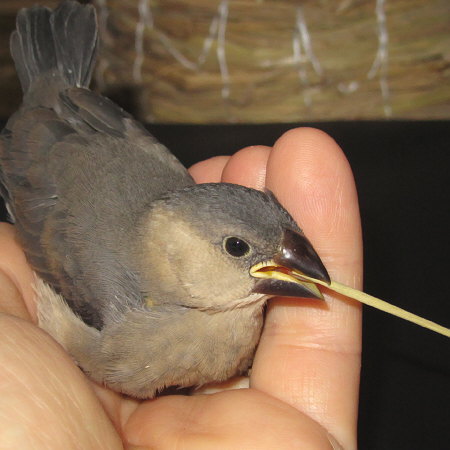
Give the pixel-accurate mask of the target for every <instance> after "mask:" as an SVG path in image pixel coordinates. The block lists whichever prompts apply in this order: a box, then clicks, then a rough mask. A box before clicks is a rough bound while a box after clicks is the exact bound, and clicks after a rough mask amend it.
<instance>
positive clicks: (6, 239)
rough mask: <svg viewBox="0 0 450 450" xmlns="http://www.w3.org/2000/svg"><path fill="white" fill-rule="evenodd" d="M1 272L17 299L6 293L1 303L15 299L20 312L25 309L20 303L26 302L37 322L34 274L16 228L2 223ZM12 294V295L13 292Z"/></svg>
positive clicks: (0, 245)
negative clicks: (18, 238)
mask: <svg viewBox="0 0 450 450" xmlns="http://www.w3.org/2000/svg"><path fill="white" fill-rule="evenodd" d="M0 272H2V273H3V278H4V281H5V285H4V287H6V280H9V281H8V284H9V285H10V287H11V289H13V287H14V289H15V290H16V297H8V294H7V293H6V292H5V293H4V294H5V295H3V297H2V298H0V302H5V301H6V299H7V298H9V301H10V302H11V301H14V298H15V301H14V303H15V307H17V308H18V309H17V311H20V310H21V309H22V308H23V306H21V305H20V303H22V302H23V301H25V306H26V309H27V310H28V312H29V314H30V316H31V317H32V319H33V320H36V301H35V295H34V291H33V287H32V285H33V281H34V276H33V272H32V270H31V269H30V266H29V265H28V263H27V261H26V259H25V255H24V253H23V250H22V249H21V247H20V245H19V244H18V243H17V241H16V239H15V235H14V227H13V226H11V225H9V224H6V223H0ZM10 293H11V294H12V291H11V292H10ZM17 294H19V295H17ZM22 299H23V300H22ZM17 302H18V303H17ZM11 306H12V305H11V304H10V306H9V307H10V308H11ZM10 312H11V310H10ZM19 317H23V316H22V315H21V316H19Z"/></svg>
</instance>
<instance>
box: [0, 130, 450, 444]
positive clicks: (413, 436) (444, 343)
mask: <svg viewBox="0 0 450 450" xmlns="http://www.w3.org/2000/svg"><path fill="white" fill-rule="evenodd" d="M298 125H299V124H282V125H279V124H277V125H223V126H189V125H152V126H150V127H149V128H150V130H151V131H152V132H153V133H154V134H155V136H156V137H157V138H159V139H160V140H161V141H162V142H163V143H165V144H166V145H167V146H168V147H169V148H170V149H171V150H172V151H173V152H174V153H175V154H176V155H177V156H178V157H179V158H180V159H181V160H182V162H183V163H185V164H186V165H190V164H192V163H194V162H196V161H199V160H201V159H204V158H207V157H210V156H213V155H220V154H231V153H234V152H235V151H237V150H238V149H239V148H242V147H244V146H247V145H253V144H264V145H272V144H273V143H274V142H275V140H276V139H277V138H278V137H279V136H280V135H281V134H282V133H283V132H284V131H286V130H287V129H289V128H292V127H294V126H298ZM308 125H313V126H316V127H318V128H321V129H322V130H324V131H326V132H328V133H329V134H330V135H331V136H332V137H333V138H334V139H336V141H337V142H338V143H339V144H340V145H341V146H342V148H343V149H344V151H345V153H346V155H347V157H348V159H349V161H350V164H351V166H352V168H353V171H354V175H355V178H356V183H357V187H358V192H359V201H360V207H361V215H362V222H363V231H364V245H365V252H364V256H365V283H364V288H365V290H366V292H368V293H371V294H373V295H376V296H378V297H381V298H383V299H385V300H388V301H391V302H393V303H395V304H396V305H398V306H400V307H403V308H405V309H408V310H410V311H412V312H415V313H416V314H419V315H422V316H424V317H426V318H428V319H431V320H434V321H437V322H439V323H442V324H443V325H445V326H450V296H449V293H448V291H449V281H450V274H449V269H450V264H449V258H450V255H449V250H450V246H449V231H450V214H449V212H450V188H449V184H450V174H449V171H450V165H449V162H450V157H449V154H450V144H449V143H450V122H448V121H442V122H398V121H386V122H334V123H319V124H308ZM0 215H1V217H2V218H3V219H4V218H5V211H4V208H3V206H2V205H0ZM449 356H450V346H449V340H448V339H447V338H445V337H443V336H440V335H437V334H435V333H433V332H431V331H428V330H425V329H422V328H419V327H417V326H416V325H413V324H409V323H407V322H404V321H402V320H400V319H397V318H394V317H391V316H388V315H386V314H385V313H382V312H378V311H376V310H373V309H371V308H366V307H365V309H364V328H363V361H362V378H361V401H360V419H359V442H360V445H359V448H360V449H361V450H366V449H367V450H390V449H394V450H402V449H408V450H424V449H426V450H440V449H442V450H446V449H448V448H450V413H449V409H450V358H449Z"/></svg>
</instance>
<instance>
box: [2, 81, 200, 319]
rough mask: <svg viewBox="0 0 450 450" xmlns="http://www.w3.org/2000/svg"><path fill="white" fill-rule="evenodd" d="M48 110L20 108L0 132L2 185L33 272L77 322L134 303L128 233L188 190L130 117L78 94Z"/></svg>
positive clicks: (176, 168) (185, 178)
mask: <svg viewBox="0 0 450 450" xmlns="http://www.w3.org/2000/svg"><path fill="white" fill-rule="evenodd" d="M60 97H61V102H60V104H59V105H57V107H55V110H52V109H48V108H32V109H29V110H27V109H26V108H22V110H21V111H19V112H18V113H17V114H16V115H15V116H13V117H12V118H11V119H10V121H9V122H8V124H7V127H6V129H5V130H4V132H3V135H2V145H1V150H0V161H1V166H2V184H3V185H4V186H5V187H6V189H5V188H3V189H2V191H4V192H5V195H7V196H8V199H7V200H8V203H9V204H10V205H12V208H11V209H12V213H13V215H14V218H15V223H16V226H17V230H18V235H19V239H20V241H21V243H22V245H23V247H24V249H25V252H26V254H27V257H28V260H29V262H30V263H31V265H32V266H33V268H34V269H35V270H36V272H37V273H38V274H39V275H40V276H41V277H42V278H43V279H44V280H45V281H47V282H49V283H50V284H51V285H52V286H53V287H54V288H55V289H56V290H57V291H58V292H61V293H62V294H63V295H64V297H65V298H66V300H67V301H68V302H69V304H70V305H71V307H72V308H73V309H74V310H75V311H76V312H78V313H79V314H80V315H81V316H82V317H83V319H84V320H85V321H86V322H87V323H90V324H93V325H95V326H98V327H99V326H101V322H102V319H101V317H100V316H99V315H98V310H99V309H101V308H98V307H96V308H92V307H91V306H90V305H91V302H92V299H93V298H95V301H97V302H104V303H108V302H110V301H111V297H113V298H114V299H115V301H116V303H117V304H116V308H117V309H120V305H121V304H124V303H126V302H131V303H133V302H134V303H135V302H138V301H140V292H139V287H138V286H139V285H138V281H137V278H136V274H135V273H134V272H133V271H132V269H131V267H132V261H131V260H132V255H131V250H130V247H131V245H132V235H133V232H134V231H135V229H136V225H137V222H138V220H139V216H140V214H142V212H143V210H144V209H145V208H146V207H148V205H149V204H151V202H152V201H154V200H155V199H156V198H158V197H160V196H161V195H163V194H164V193H165V192H167V191H169V190H174V189H178V188H182V187H184V186H188V185H191V184H193V181H192V178H191V177H190V176H189V175H188V173H187V171H186V169H185V168H184V167H183V166H182V164H181V163H180V162H179V161H178V160H177V159H176V158H175V157H174V156H173V155H172V154H171V153H170V152H169V151H168V150H167V149H166V148H165V147H164V146H162V145H161V144H159V143H158V142H157V141H156V140H155V139H154V138H153V137H152V136H151V135H150V134H149V133H148V132H147V131H146V130H145V128H144V127H142V126H141V125H140V124H138V123H137V122H135V121H134V120H133V119H132V118H131V116H129V115H128V114H127V113H126V112H124V111H123V110H122V109H120V108H119V107H118V106H116V105H114V104H113V103H112V102H111V101H109V100H107V99H106V98H104V97H102V96H100V95H97V94H95V93H92V92H91V91H89V90H87V89H83V88H70V89H67V90H66V91H63V93H62V94H61V96H60Z"/></svg>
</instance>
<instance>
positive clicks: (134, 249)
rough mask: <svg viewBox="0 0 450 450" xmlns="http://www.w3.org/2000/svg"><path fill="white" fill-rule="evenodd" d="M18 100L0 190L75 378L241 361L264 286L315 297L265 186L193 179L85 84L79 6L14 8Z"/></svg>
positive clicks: (212, 374)
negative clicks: (71, 361)
mask: <svg viewBox="0 0 450 450" xmlns="http://www.w3.org/2000/svg"><path fill="white" fill-rule="evenodd" d="M10 48H11V54H12V57H13V59H14V62H15V66H16V70H17V74H18V77H19V80H20V83H21V86H22V90H23V101H22V104H21V106H20V108H19V109H18V111H17V112H15V113H14V114H13V115H12V116H11V117H10V119H9V120H8V122H7V124H6V126H5V128H4V129H3V131H2V133H1V138H0V193H1V195H2V197H3V198H4V200H5V204H6V205H7V209H8V213H9V217H10V219H11V221H12V222H13V223H14V224H15V229H16V236H17V239H18V241H19V242H20V244H21V246H22V247H23V249H24V252H25V255H26V258H27V261H28V262H29V264H30V265H31V267H32V269H33V270H34V272H35V274H36V280H35V290H36V295H37V299H38V315H39V325H40V326H41V327H42V328H43V329H44V330H46V331H47V332H48V333H49V334H50V335H51V336H53V338H54V339H55V340H57V341H58V342H59V343H60V344H61V345H62V346H63V347H64V348H65V349H66V351H67V352H68V353H69V354H70V355H71V357H72V358H73V359H74V361H75V362H76V363H77V364H78V365H79V367H80V368H81V369H82V370H83V371H84V372H85V373H86V375H87V376H88V377H90V378H91V379H93V380H94V381H96V382H98V383H100V384H103V385H105V386H107V387H109V388H111V389H112V390H114V391H117V392H120V393H123V394H125V395H128V396H131V397H134V398H139V399H145V398H152V397H154V396H156V395H158V394H159V393H160V392H162V391H164V389H166V388H169V387H177V388H181V387H196V386H203V385H205V384H207V383H211V382H220V381H223V380H227V379H229V378H231V377H233V376H235V375H238V374H245V373H246V372H247V371H248V369H249V368H250V367H251V364H252V360H253V356H254V353H255V349H256V347H257V344H258V341H259V338H260V335H261V330H262V326H263V321H264V305H265V303H266V302H267V299H269V298H270V297H273V296H285V297H303V298H317V299H323V297H322V294H321V292H320V290H319V288H318V287H317V285H316V284H315V283H314V282H311V279H317V280H320V281H321V282H322V283H325V284H327V283H329V282H330V277H329V275H328V273H327V270H326V268H325V266H324V264H323V262H322V261H321V259H320V257H319V255H318V254H317V252H316V251H315V249H314V248H313V246H312V244H311V243H310V242H309V241H308V239H307V237H306V236H305V235H304V233H303V232H302V231H301V229H300V228H299V226H298V224H297V223H296V222H295V220H294V219H293V218H292V216H291V215H290V214H289V212H288V211H287V210H286V209H285V208H284V207H283V206H282V205H281V204H280V202H279V201H278V200H277V199H276V197H275V196H274V194H273V193H271V192H270V191H268V190H265V191H259V190H255V189H251V188H247V187H244V186H239V185H235V184H227V183H204V184H195V182H194V180H193V179H192V178H191V176H190V175H189V173H188V171H187V170H186V168H185V167H184V166H183V165H182V164H181V162H180V161H178V159H177V158H176V157H175V156H174V155H173V154H172V153H171V152H170V151H169V150H168V149H167V148H166V147H165V146H164V145H162V144H161V143H159V142H158V141H157V140H156V139H155V138H154V137H153V136H152V135H151V134H150V133H149V132H148V131H147V129H146V128H145V127H144V126H143V125H142V124H141V123H139V122H138V121H136V120H135V119H134V118H133V117H132V116H131V115H130V114H128V113H127V112H125V111H124V110H123V109H121V108H120V107H119V106H117V105H116V104H114V103H113V102H112V101H111V100H109V99H107V98H106V97H104V96H102V95H100V94H98V93H96V92H94V91H92V90H90V89H89V84H90V81H91V77H92V72H93V68H94V65H95V60H96V54H97V48H98V27H97V19H96V13H95V9H94V7H93V6H92V5H86V4H81V3H78V2H77V1H73V0H65V1H63V2H61V3H60V4H59V5H58V6H57V7H56V8H55V9H53V10H52V9H49V8H47V7H43V6H33V7H31V8H28V9H22V10H20V12H19V13H18V15H17V20H16V29H15V31H14V32H13V33H12V35H11V39H10Z"/></svg>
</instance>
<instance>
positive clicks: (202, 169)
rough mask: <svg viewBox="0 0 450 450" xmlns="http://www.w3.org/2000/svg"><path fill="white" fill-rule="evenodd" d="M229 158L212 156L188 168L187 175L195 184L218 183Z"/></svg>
mask: <svg viewBox="0 0 450 450" xmlns="http://www.w3.org/2000/svg"><path fill="white" fill-rule="evenodd" d="M229 159H230V157H229V156H214V157H212V158H209V159H205V160H204V161H200V162H198V163H196V164H194V165H193V166H191V167H190V168H189V173H190V174H191V176H192V178H194V180H195V182H196V183H218V182H220V180H221V178H222V172H223V169H224V167H225V166H226V164H227V162H228V160H229Z"/></svg>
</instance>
